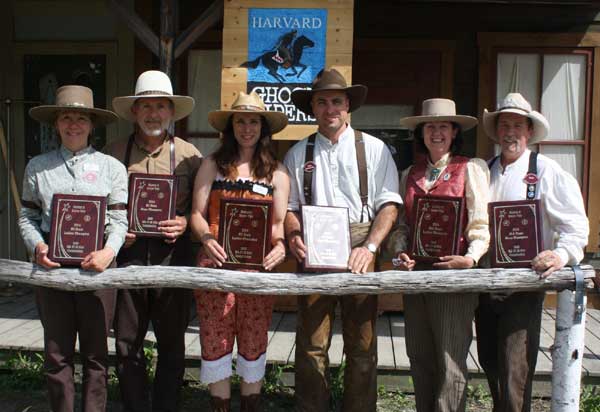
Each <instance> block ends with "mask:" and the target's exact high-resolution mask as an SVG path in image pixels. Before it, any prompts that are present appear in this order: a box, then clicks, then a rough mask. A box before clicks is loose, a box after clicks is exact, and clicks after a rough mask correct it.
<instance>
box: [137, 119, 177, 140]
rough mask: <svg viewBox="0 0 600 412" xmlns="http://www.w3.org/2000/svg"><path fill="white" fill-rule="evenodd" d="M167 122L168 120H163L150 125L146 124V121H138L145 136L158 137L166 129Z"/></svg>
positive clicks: (167, 126)
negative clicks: (158, 123)
mask: <svg viewBox="0 0 600 412" xmlns="http://www.w3.org/2000/svg"><path fill="white" fill-rule="evenodd" d="M169 123H170V122H169V121H164V122H162V123H161V124H160V125H157V124H153V125H152V126H148V125H147V124H146V123H138V125H139V126H140V129H142V132H144V134H145V135H146V136H152V137H158V136H161V135H162V134H163V133H164V132H165V131H166V130H168V128H169Z"/></svg>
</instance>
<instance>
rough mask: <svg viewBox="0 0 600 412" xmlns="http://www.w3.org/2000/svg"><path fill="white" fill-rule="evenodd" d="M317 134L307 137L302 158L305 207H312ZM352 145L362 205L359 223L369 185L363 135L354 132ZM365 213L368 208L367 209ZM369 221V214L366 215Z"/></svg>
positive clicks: (357, 131) (365, 205) (358, 131)
mask: <svg viewBox="0 0 600 412" xmlns="http://www.w3.org/2000/svg"><path fill="white" fill-rule="evenodd" d="M316 138H317V134H316V133H313V134H311V135H310V136H309V137H308V141H307V142H306V152H305V157H304V179H303V194H304V200H305V201H306V204H307V205H312V181H313V173H314V171H315V167H316V164H315V162H314V152H315V141H316ZM354 144H355V147H356V163H357V165H358V181H359V187H360V201H361V203H362V208H361V214H360V215H361V222H362V221H363V216H364V214H363V212H364V209H365V207H367V203H368V201H369V185H368V180H367V156H366V151H365V141H364V140H363V133H362V132H361V131H360V130H355V131H354ZM367 213H369V208H368V207H367ZM368 218H369V219H370V218H371V216H370V214H369V215H368Z"/></svg>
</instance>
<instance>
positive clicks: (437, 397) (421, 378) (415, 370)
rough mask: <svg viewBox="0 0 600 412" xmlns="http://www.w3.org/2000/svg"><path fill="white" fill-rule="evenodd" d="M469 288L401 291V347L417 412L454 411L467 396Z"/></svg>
mask: <svg viewBox="0 0 600 412" xmlns="http://www.w3.org/2000/svg"><path fill="white" fill-rule="evenodd" d="M477 299H478V295H477V294H474V293H452V294H446V293H444V294H441V293H423V294H417V295H404V317H405V322H406V323H405V325H406V351H407V354H408V357H409V358H410V373H411V375H412V378H413V383H414V386H415V398H416V404H417V411H418V412H459V411H464V410H465V403H466V398H467V392H466V389H467V377H468V372H467V356H469V346H470V345H471V342H472V340H473V316H474V312H475V308H476V307H477Z"/></svg>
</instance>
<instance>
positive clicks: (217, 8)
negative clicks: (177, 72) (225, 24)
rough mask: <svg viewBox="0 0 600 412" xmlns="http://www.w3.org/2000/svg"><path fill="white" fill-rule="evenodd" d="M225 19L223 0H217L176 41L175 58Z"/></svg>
mask: <svg viewBox="0 0 600 412" xmlns="http://www.w3.org/2000/svg"><path fill="white" fill-rule="evenodd" d="M222 19H223V0H215V1H214V2H213V3H212V4H211V5H210V6H208V8H207V9H206V10H204V12H203V13H202V14H201V15H200V16H199V17H198V18H197V19H196V20H194V22H193V23H192V24H191V25H190V27H188V28H187V29H186V30H185V31H184V32H183V33H181V34H179V36H177V40H176V41H175V58H176V59H177V58H178V57H179V56H181V55H182V54H183V53H184V52H185V51H186V50H187V49H188V48H189V47H190V46H191V45H192V44H193V43H194V42H195V41H196V40H198V38H199V37H200V36H202V35H203V34H204V33H205V32H206V30H208V29H210V28H211V27H213V26H214V25H215V24H217V23H218V22H219V21H221V20H222Z"/></svg>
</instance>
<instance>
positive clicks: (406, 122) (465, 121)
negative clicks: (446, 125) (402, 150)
mask: <svg viewBox="0 0 600 412" xmlns="http://www.w3.org/2000/svg"><path fill="white" fill-rule="evenodd" d="M427 122H453V123H456V124H458V125H459V126H460V128H461V130H462V131H463V132H464V131H465V130H469V129H472V128H474V127H475V126H477V123H478V121H477V118H476V117H473V116H464V115H460V114H457V115H449V116H410V117H405V118H403V119H400V125H401V126H403V127H406V128H407V129H410V130H415V129H416V128H417V127H418V126H419V125H420V124H422V123H427Z"/></svg>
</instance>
